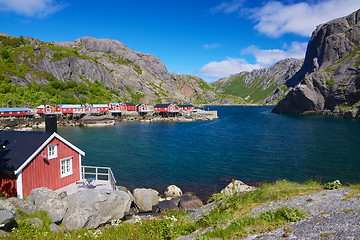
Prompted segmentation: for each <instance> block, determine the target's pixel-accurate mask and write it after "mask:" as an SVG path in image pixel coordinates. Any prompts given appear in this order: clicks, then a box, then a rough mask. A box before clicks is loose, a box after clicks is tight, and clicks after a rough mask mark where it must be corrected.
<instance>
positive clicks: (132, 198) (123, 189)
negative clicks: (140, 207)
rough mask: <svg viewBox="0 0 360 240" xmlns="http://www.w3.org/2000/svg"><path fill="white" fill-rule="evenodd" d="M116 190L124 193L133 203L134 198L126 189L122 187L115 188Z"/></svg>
mask: <svg viewBox="0 0 360 240" xmlns="http://www.w3.org/2000/svg"><path fill="white" fill-rule="evenodd" d="M116 190H119V191H124V192H126V193H127V194H128V195H129V196H130V200H131V202H133V201H134V196H133V195H132V193H131V192H130V191H129V189H127V188H126V187H123V186H116Z"/></svg>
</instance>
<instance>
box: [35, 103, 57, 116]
mask: <svg viewBox="0 0 360 240" xmlns="http://www.w3.org/2000/svg"><path fill="white" fill-rule="evenodd" d="M53 112H54V108H53V107H52V106H50V105H40V106H38V107H37V108H36V113H38V114H44V113H45V114H47V113H53Z"/></svg>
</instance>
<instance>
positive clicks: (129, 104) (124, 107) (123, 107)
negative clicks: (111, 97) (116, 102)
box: [120, 102, 136, 111]
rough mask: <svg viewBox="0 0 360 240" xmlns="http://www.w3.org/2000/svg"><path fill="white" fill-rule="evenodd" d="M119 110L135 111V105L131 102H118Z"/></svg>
mask: <svg viewBox="0 0 360 240" xmlns="http://www.w3.org/2000/svg"><path fill="white" fill-rule="evenodd" d="M120 109H121V111H136V105H135V104H134V103H132V102H124V103H121V104H120Z"/></svg>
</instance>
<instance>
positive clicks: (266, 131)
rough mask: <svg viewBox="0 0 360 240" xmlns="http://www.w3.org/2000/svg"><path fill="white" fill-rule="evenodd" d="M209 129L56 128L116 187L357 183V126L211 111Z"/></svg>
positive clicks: (249, 111)
mask: <svg viewBox="0 0 360 240" xmlns="http://www.w3.org/2000/svg"><path fill="white" fill-rule="evenodd" d="M210 110H217V111H218V116H219V119H217V120H214V121H204V122H183V123H141V122H121V123H116V124H115V125H114V126H108V127H97V128H95V127H94V128H90V127H89V128H59V134H60V135H62V136H63V137H65V138H66V139H68V140H69V141H70V142H72V143H73V144H74V145H76V146H77V147H79V148H80V149H82V150H83V151H85V153H86V156H85V157H84V158H83V165H92V166H108V167H111V169H112V170H113V172H114V175H115V178H116V180H117V185H122V186H125V187H127V188H129V189H133V188H136V187H147V188H148V187H149V188H154V189H163V188H164V187H166V186H167V185H170V184H176V185H178V186H180V187H182V188H183V190H184V191H193V192H196V193H197V194H200V195H209V194H210V193H213V192H217V191H219V190H221V189H222V188H223V187H224V186H226V185H227V184H228V183H229V182H230V181H231V179H239V180H242V181H244V182H253V181H255V182H258V181H260V182H263V181H269V182H272V181H276V180H278V179H288V180H292V181H300V182H302V181H306V180H308V179H311V178H313V179H318V180H319V179H321V180H322V181H323V182H327V181H333V180H336V179H339V180H340V181H341V182H343V183H346V182H360V137H359V136H360V121H356V120H345V119H339V118H332V117H323V116H305V115H279V114H274V113H271V110H272V107H242V106H241V107H239V106H236V107H210Z"/></svg>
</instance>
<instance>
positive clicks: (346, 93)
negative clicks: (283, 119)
mask: <svg viewBox="0 0 360 240" xmlns="http://www.w3.org/2000/svg"><path fill="white" fill-rule="evenodd" d="M359 23H360V10H358V11H356V12H354V13H352V14H350V15H349V16H347V17H343V18H339V19H335V20H333V21H330V22H328V23H325V24H322V25H320V26H318V27H317V28H316V30H315V31H314V32H313V34H312V37H311V39H310V41H309V44H308V48H307V51H306V56H305V60H304V65H303V66H302V69H301V70H300V71H299V72H298V73H297V74H296V75H295V76H294V77H293V78H292V79H291V80H289V81H288V82H287V85H288V86H291V87H294V89H292V90H291V91H290V92H289V93H288V94H287V96H286V97H285V98H284V99H283V100H281V101H280V102H279V104H278V105H276V107H275V108H274V110H273V112H276V113H323V111H327V110H329V111H331V112H332V113H334V115H338V114H342V115H343V116H344V115H345V112H342V111H340V110H339V109H341V108H343V107H346V108H350V109H353V110H355V109H356V110H358V108H359V105H360V104H359V101H360V79H359V77H358V76H359V74H360V66H359V57H360V51H359V48H358V45H359V43H360V28H359ZM346 116H347V117H348V118H359V117H360V116H359V114H358V111H355V112H353V113H349V114H348V115H346Z"/></svg>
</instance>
